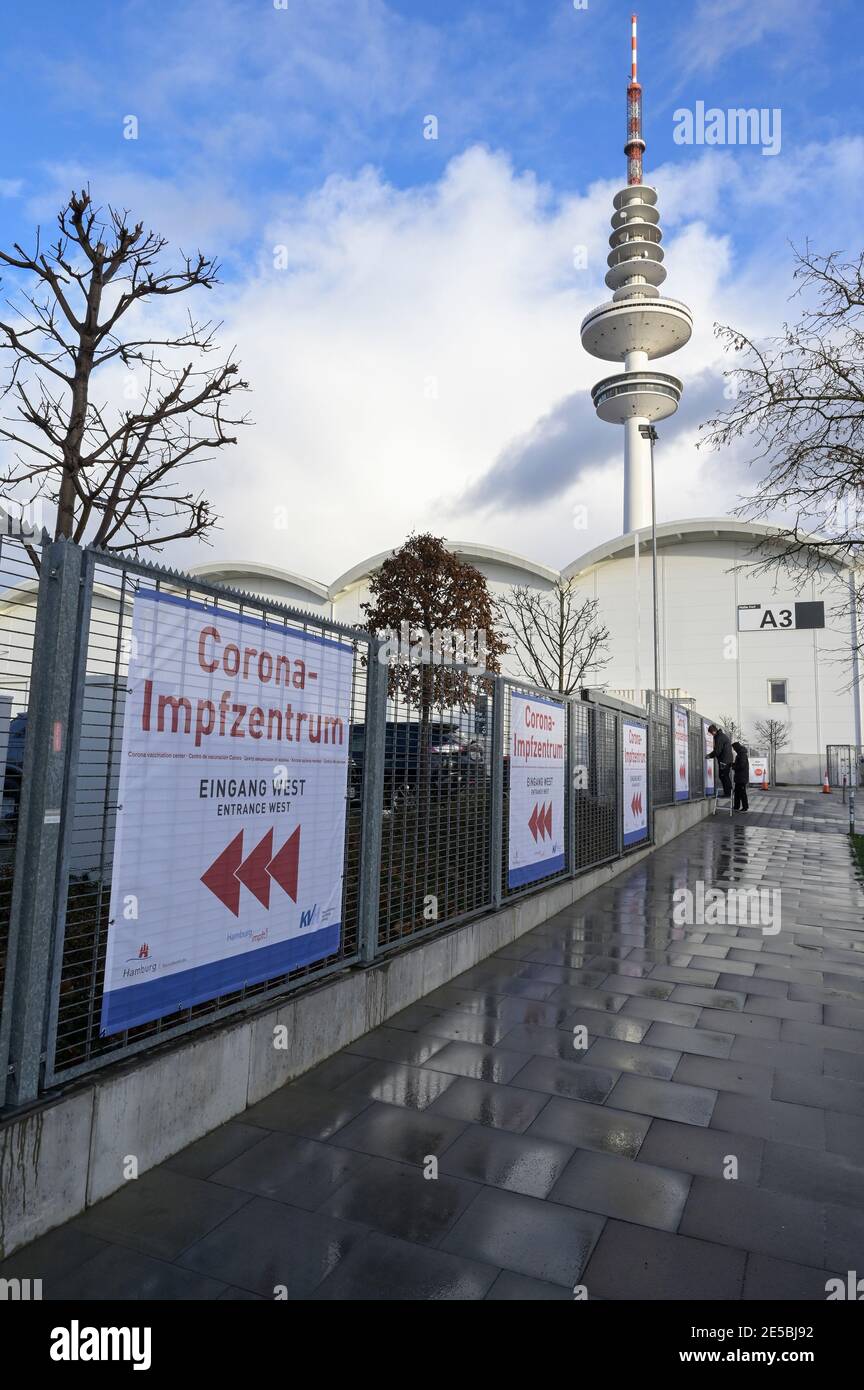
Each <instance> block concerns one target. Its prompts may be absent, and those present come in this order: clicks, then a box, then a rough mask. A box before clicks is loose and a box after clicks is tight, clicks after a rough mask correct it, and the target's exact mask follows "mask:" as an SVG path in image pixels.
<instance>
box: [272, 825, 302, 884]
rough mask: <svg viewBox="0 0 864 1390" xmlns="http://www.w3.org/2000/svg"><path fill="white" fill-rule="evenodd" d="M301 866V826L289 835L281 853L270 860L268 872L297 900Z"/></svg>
mask: <svg viewBox="0 0 864 1390" xmlns="http://www.w3.org/2000/svg"><path fill="white" fill-rule="evenodd" d="M299 868H300V827H299V825H298V827H297V829H296V830H295V831H294V832H293V833H292V834H291V835H289V836H288V839H287V840H286V841H285V843H284V845H283V846H282V848H281V849H280V851H279V853H278V854H277V855H276V856H275V857H274V858H273V859H271V860H270V863H269V864H268V865H267V872H268V874H270V876H271V878H275V880H276V882H277V883H278V884H279V887H280V888H281V889H283V890H284V892H286V893H287V894H288V896H289V898H293V899H294V901H295V903H296V901H297V873H298V870H299Z"/></svg>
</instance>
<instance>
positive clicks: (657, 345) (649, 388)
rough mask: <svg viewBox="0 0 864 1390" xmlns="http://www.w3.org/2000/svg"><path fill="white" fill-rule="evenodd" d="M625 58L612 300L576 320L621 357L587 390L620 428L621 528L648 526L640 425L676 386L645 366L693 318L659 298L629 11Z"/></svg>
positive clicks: (596, 348)
mask: <svg viewBox="0 0 864 1390" xmlns="http://www.w3.org/2000/svg"><path fill="white" fill-rule="evenodd" d="M631 44H632V61H631V71H630V84H629V86H628V88H627V143H626V145H625V146H624V152H625V154H626V155H627V177H628V183H627V186H626V188H622V189H621V191H620V192H619V193H616V194H615V197H614V199H613V208H614V211H613V213H612V235H611V236H610V238H609V246H610V248H611V249H610V252H609V255H608V256H607V258H606V263H607V265H608V267H609V269H608V271H607V273H606V284H607V285H608V286H609V288H610V290H612V292H613V293H612V299H611V301H609V302H608V303H606V304H601V305H600V306H599V308H597V309H592V310H591V312H590V314H587V315H586V317H585V319H584V320H583V323H582V329H581V334H582V346H583V347H584V348H585V351H586V352H590V353H591V355H592V357H599V358H602V359H604V360H605V361H607V362H620V363H622V364H623V367H624V370H623V372H618V373H616V374H615V375H613V376H608V377H604V379H603V380H602V381H598V382H597V385H596V386H594V387H593V389H592V392H591V395H592V399H593V401H594V408H595V410H596V411H597V414H598V415H599V417H600V419H601V420H607V421H609V422H610V423H613V424H621V425H623V426H624V531H625V533H626V532H628V531H634V530H640V529H642V528H643V527H647V526H649V525H650V524H651V446H650V443H649V441H648V440H647V439H646V438H644V437H643V435H642V434H641V432H640V429H639V426H640V425H649V424H654V423H656V421H658V420H665V419H667V418H668V417H669V416H670V415H674V413H675V411H676V410H677V409H678V402H679V401H680V399H681V393H682V391H683V389H684V388H683V385H682V383H681V382H680V381H679V380H678V378H677V377H674V376H671V375H670V374H669V373H668V372H660V371H657V370H656V369H655V368H653V367H652V366H651V363H652V361H654V360H655V359H656V358H658V357H666V356H668V355H669V353H672V352H677V351H678V349H679V348H680V347H683V346H684V344H685V343H686V342H687V341H688V340H689V338H690V334H691V333H692V331H693V318H692V315H691V313H690V310H689V309H688V308H687V306H686V305H685V304H682V303H680V301H679V300H677V299H670V298H668V297H667V296H665V295H661V292H660V286H661V285H662V284H663V282H664V280H665V279H666V270H665V267H664V265H663V259H664V253H663V250H662V249H661V246H660V242H661V241H662V239H663V233H662V232H661V230H660V214H659V212H658V211H657V193H656V191H655V189H653V188H651V187H649V186H648V185H646V184H645V183H643V182H642V156H643V153H644V150H645V141H644V139H643V138H642V88H641V87H640V86H639V82H638V80H637V54H636V16H635V15H633V18H632V35H631Z"/></svg>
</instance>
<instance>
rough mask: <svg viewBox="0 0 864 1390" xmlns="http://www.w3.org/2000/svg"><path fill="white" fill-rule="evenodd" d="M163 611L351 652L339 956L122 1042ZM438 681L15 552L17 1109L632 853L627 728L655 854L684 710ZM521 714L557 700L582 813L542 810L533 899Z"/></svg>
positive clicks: (101, 565) (11, 856)
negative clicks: (542, 855)
mask: <svg viewBox="0 0 864 1390" xmlns="http://www.w3.org/2000/svg"><path fill="white" fill-rule="evenodd" d="M154 593H160V594H162V595H167V597H168V600H169V601H170V600H182V601H185V602H187V603H188V602H191V603H193V604H194V605H196V606H197V607H198V608H199V609H203V610H204V611H205V612H207V613H208V614H209V613H212V614H213V615H215V617H218V616H219V615H221V614H225V615H232V617H233V618H235V619H238V618H244V619H246V618H249V619H250V620H254V621H256V622H258V623H259V624H260V623H265V624H266V625H267V627H268V628H269V629H271V630H272V629H277V630H283V629H284V630H285V631H286V632H289V633H300V634H309V633H312V634H318V636H319V639H320V637H321V636H328V637H330V638H332V639H338V641H339V642H340V643H341V644H344V645H345V647H346V648H347V649H350V652H351V658H350V660H351V679H350V718H349V730H348V734H347V737H348V743H349V748H348V755H349V756H348V771H347V775H346V785H345V791H344V795H345V842H344V868H343V878H342V914H341V932H340V939H339V944H338V948H337V949H335V950H334V951H333V952H332V954H331V955H329V956H327V957H326V958H325V959H323V960H316V961H315V962H314V963H312V964H309V965H304V966H302V967H299V968H296V969H292V970H289V971H287V972H285V971H283V972H282V973H279V974H274V975H273V976H272V977H270V978H267V979H263V980H257V981H256V982H255V983H250V984H246V985H244V986H243V987H242V988H234V989H231V990H230V991H229V992H223V993H221V994H215V995H214V996H213V997H211V998H208V999H205V1000H204V1001H203V1002H200V1003H196V1004H193V1005H190V1006H189V1007H186V1008H183V1009H179V1010H174V1011H173V1012H170V1013H165V1014H164V1015H162V1016H160V1017H158V1018H155V1019H151V1020H150V1021H147V1022H143V1023H140V1024H138V1025H137V1026H134V1027H129V1028H128V1029H127V1030H126V1031H124V1032H119V1033H111V1034H110V1035H107V1036H103V1035H102V1034H101V1032H100V1018H101V1009H102V999H103V992H104V987H105V972H106V952H107V945H108V936H109V925H110V924H109V909H110V903H111V886H112V870H113V867H114V856H115V841H116V834H117V818H118V809H119V808H118V794H119V793H118V788H119V778H120V766H121V750H122V747H123V736H124V717H125V713H126V702H127V696H128V680H129V662H130V653H131V651H132V650H133V633H132V618H133V607H134V604H135V601H136V596H137V595H142V594H144V595H153V594H154ZM419 667H420V669H417V670H414V671H412V670H411V669H410V665H409V667H408V669H406V668H405V663H404V661H403V662H402V663H401V664H398V665H397V667H396V668H395V669H394V667H393V666H392V665H391V664H390V662H389V661H387V662H385V661H384V660H382V649H381V644H380V643H379V642H377V641H376V639H374V638H372V637H370V635H369V634H368V633H367V632H364V631H362V630H359V629H354V628H350V627H345V626H342V625H340V624H338V623H334V622H331V621H329V620H326V619H323V618H320V617H318V616H315V615H312V614H310V613H306V612H303V611H301V610H297V609H292V608H288V607H286V606H285V605H283V604H281V603H278V602H276V601H275V600H272V599H269V598H264V597H260V596H256V595H251V594H246V593H242V592H239V591H237V590H233V589H229V588H226V587H223V586H221V585H215V584H208V583H207V582H206V581H203V580H201V579H198V578H196V577H193V576H190V575H185V574H180V573H177V572H174V571H171V570H167V569H163V568H160V567H158V566H153V565H148V564H144V563H141V562H137V561H131V560H127V559H122V560H121V559H118V558H117V557H115V556H111V555H106V554H104V553H101V552H95V551H92V550H81V549H80V548H79V547H77V546H74V545H72V544H70V543H66V542H55V543H45V544H44V545H40V546H39V547H38V548H35V549H34V546H33V545H32V544H30V543H28V542H26V540H23V539H21V538H16V537H3V538H0V753H2V755H3V757H2V763H0V766H2V767H3V769H4V772H3V776H4V787H3V814H2V820H0V998H2V1012H0V1105H2V1104H3V1103H4V1088H7V1093H6V1100H7V1102H8V1103H9V1104H11V1105H17V1104H23V1103H26V1102H29V1101H32V1100H34V1099H36V1098H37V1097H38V1096H39V1095H40V1094H42V1093H44V1092H45V1091H47V1090H50V1089H51V1088H53V1087H56V1086H57V1085H59V1084H60V1083H63V1082H66V1081H68V1080H70V1079H72V1078H74V1077H76V1076H80V1075H82V1074H84V1073H88V1072H91V1071H93V1070H94V1069H96V1068H99V1067H102V1066H105V1065H107V1064H109V1063H111V1062H113V1061H116V1060H118V1059H120V1058H124V1057H128V1056H130V1055H131V1054H134V1053H136V1052H140V1051H142V1050H145V1049H150V1048H152V1047H154V1046H155V1045H157V1044H159V1043H162V1042H165V1041H167V1040H169V1039H171V1038H174V1037H177V1036H179V1035H181V1034H183V1033H188V1032H189V1031H191V1030H194V1029H197V1028H201V1027H203V1026H205V1025H213V1024H214V1023H216V1022H218V1021H219V1020H221V1019H225V1018H228V1017H230V1016H232V1015H235V1014H237V1013H238V1012H241V1011H247V1010H249V1009H253V1008H255V1007H258V1006H260V1004H261V1003H262V1001H265V1000H268V999H272V998H279V997H283V996H285V995H288V994H290V993H291V992H292V991H294V990H296V989H297V988H298V987H300V986H302V985H304V984H306V983H308V982H310V981H313V980H319V979H321V978H323V977H325V976H327V975H328V974H332V973H333V972H337V971H343V970H345V969H348V968H350V967H352V966H358V965H360V964H363V963H368V962H370V961H373V960H374V959H376V958H377V957H379V956H380V955H382V954H385V953H388V952H392V951H394V950H398V949H405V948H406V947H409V946H410V945H411V943H412V942H413V941H414V940H416V939H418V938H421V937H425V936H426V935H428V934H430V933H435V932H441V931H442V930H446V929H449V928H451V927H453V926H454V925H456V924H458V923H460V922H463V921H466V920H470V919H472V918H480V917H482V915H483V914H484V913H487V912H489V911H491V910H494V909H495V908H496V907H498V906H499V905H501V904H502V903H505V902H507V901H511V900H513V899H515V898H517V897H518V896H521V895H523V894H525V893H530V892H536V891H538V890H540V889H543V888H544V887H547V886H548V885H549V884H551V883H555V882H558V881H561V880H563V879H566V878H567V877H570V876H572V875H574V874H578V873H582V872H584V871H586V870H588V869H590V868H592V867H594V866H596V865H599V864H603V863H605V862H607V861H609V860H611V859H614V858H616V857H617V856H619V855H621V854H622V853H626V852H628V851H627V850H626V849H625V846H624V835H623V802H622V721H623V720H625V719H629V720H630V721H634V722H637V723H641V724H642V725H643V726H647V730H648V738H647V745H648V759H649V762H648V777H647V791H648V803H649V804H648V839H647V840H643V841H642V842H641V845H634V846H633V848H634V849H636V848H639V847H643V846H644V844H645V843H650V839H651V836H652V834H653V819H652V818H653V810H654V808H655V807H656V806H659V805H665V804H667V803H669V802H671V801H672V797H673V792H672V788H673V772H672V765H671V764H672V753H671V750H672V747H673V740H672V732H671V727H672V726H671V721H672V708H671V705H670V703H669V701H667V700H663V699H662V697H659V698H656V699H654V700H653V702H652V703H651V705H650V708H649V709H648V710H643V709H636V708H633V707H630V706H627V705H624V704H622V703H621V702H618V701H614V700H611V699H608V698H606V697H604V696H603V695H602V694H599V693H598V692H587V691H586V692H580V693H579V694H578V695H574V696H569V697H562V696H556V695H554V694H552V693H550V692H548V691H540V690H538V689H535V688H532V687H529V686H526V685H524V684H522V683H520V682H518V681H513V680H510V679H508V678H505V677H503V676H493V675H491V674H489V673H486V672H484V671H479V670H476V669H472V668H471V667H469V666H459V665H453V666H451V667H450V668H448V669H447V670H440V671H436V670H430V669H428V663H424V662H423V661H420V662H419ZM519 698H522V700H523V702H524V700H525V699H526V698H529V699H531V700H533V701H542V702H545V707H546V708H547V709H548V710H549V711H550V712H551V714H553V715H554V723H555V729H556V736H557V734H558V733H560V747H561V753H562V757H563V778H564V783H563V799H562V798H560V797H556V798H555V815H554V820H553V815H552V798H551V797H550V799H549V802H548V803H547V802H546V801H544V803H543V805H544V810H545V816H544V817H542V818H541V819H542V820H543V824H542V825H540V826H539V833H540V834H541V836H543V835H546V834H548V837H549V840H550V843H553V842H554V845H555V847H556V848H557V847H559V846H560V850H561V853H560V857H559V858H558V859H557V860H554V862H553V867H552V868H551V870H550V871H549V872H541V873H540V876H538V877H534V878H532V879H531V881H530V882H522V881H520V880H519V879H518V877H514V876H513V875H511V874H510V873H509V872H508V866H509V865H510V862H511V853H510V834H511V786H510V769H511V743H512V733H513V730H512V729H511V720H512V718H513V709H514V701H516V700H518V699H519ZM701 738H702V734H701V721H699V720H698V718H697V717H696V716H695V715H694V716H692V717H691V728H690V766H691V769H692V772H691V785H690V795H691V797H692V798H696V797H700V796H701V795H702V794H703V779H704V751H703V750H702V747H701ZM697 741H698V749H697ZM556 746H558V745H556ZM559 771H560V769H559ZM154 813H155V814H158V808H154ZM190 833H191V832H190ZM193 850H194V846H193V845H191V842H190V849H189V852H190V855H192V854H193ZM183 852H184V846H183V845H179V846H178V853H179V854H182V853H183ZM550 862H551V861H550ZM156 871H157V872H158V868H157V870H156ZM197 872H198V871H196V876H197Z"/></svg>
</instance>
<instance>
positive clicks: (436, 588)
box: [362, 533, 507, 767]
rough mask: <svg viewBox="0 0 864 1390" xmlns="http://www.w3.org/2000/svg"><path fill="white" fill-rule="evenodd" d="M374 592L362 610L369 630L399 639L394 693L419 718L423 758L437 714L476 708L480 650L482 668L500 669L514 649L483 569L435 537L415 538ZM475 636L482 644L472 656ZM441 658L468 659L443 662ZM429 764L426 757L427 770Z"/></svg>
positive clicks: (391, 674) (389, 563)
mask: <svg viewBox="0 0 864 1390" xmlns="http://www.w3.org/2000/svg"><path fill="white" fill-rule="evenodd" d="M369 590H370V594H371V602H370V603H364V604H363V605H362V607H363V611H364V613H365V615H366V621H367V624H368V627H369V629H370V631H372V632H374V633H375V634H376V635H378V636H384V637H385V638H387V639H389V640H390V642H391V644H392V646H395V645H396V640H395V639H397V638H398V639H399V642H398V647H399V650H398V653H397V656H396V659H395V660H394V659H391V661H390V664H389V671H388V683H389V692H390V695H391V697H394V698H395V697H397V696H399V695H401V696H402V698H403V699H404V700H405V702H406V703H407V704H408V705H410V706H411V707H413V708H414V709H416V710H417V711H418V712H419V715H420V729H421V739H420V744H421V754H423V753H424V752H425V751H426V749H427V747H428V738H429V725H430V721H431V718H432V712H433V710H436V709H437V710H449V709H468V708H470V707H472V706H473V705H475V704H476V703H477V697H478V693H479V691H478V682H477V678H476V675H473V674H472V673H471V672H470V671H466V670H465V669H463V666H464V664H468V665H475V664H477V663H475V658H476V656H477V655H478V652H485V659H484V660H483V662H482V666H483V668H484V669H485V670H486V671H487V672H495V671H497V670H498V669H499V657H500V656H501V655H502V654H503V653H504V652H505V651H506V650H507V646H506V643H505V642H504V641H503V640H502V638H501V637H500V636H499V635H498V633H497V632H496V631H495V619H494V607H493V600H492V595H491V594H490V592H489V588H488V585H487V583H486V580H485V578H484V576H483V575H482V574H481V573H480V571H479V570H478V569H475V567H474V566H473V565H469V564H466V563H465V561H464V560H460V559H459V557H458V556H457V555H454V554H453V552H452V551H451V550H448V549H447V546H446V545H445V544H444V541H443V540H442V539H441V538H440V537H438V536H432V535H430V534H428V533H425V534H423V535H412V536H409V538H408V540H407V541H406V542H405V544H404V545H402V546H400V547H399V549H398V550H395V551H394V552H393V554H392V555H391V556H390V557H389V558H388V559H387V560H385V561H384V563H383V565H382V566H381V568H380V569H379V570H378V571H377V572H376V573H375V574H374V575H373V576H372V579H371V581H370V584H369ZM474 637H476V638H478V639H479V641H478V642H477V649H476V650H475V651H474V652H473V653H472V651H471V650H470V648H471V647H472V645H473V641H472V639H473V638H474ZM460 638H461V640H462V642H463V644H464V647H467V648H468V649H469V650H464V647H463V651H462V652H461V653H460V650H459V645H460ZM466 639H467V641H466ZM407 644H410V652H409V651H406V650H405V647H406V645H407ZM392 646H391V649H392ZM442 654H443V655H444V656H445V658H446V657H447V656H450V657H453V656H455V657H456V658H458V657H459V656H460V655H461V656H462V658H463V660H462V662H459V661H458V660H457V661H456V662H453V661H448V660H446V659H444V660H441V659H440V657H441V655H442ZM426 761H427V760H426V758H425V757H421V767H423V766H424V765H425V763H426Z"/></svg>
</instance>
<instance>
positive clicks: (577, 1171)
mask: <svg viewBox="0 0 864 1390" xmlns="http://www.w3.org/2000/svg"><path fill="white" fill-rule="evenodd" d="M691 1182H692V1178H691V1177H690V1175H689V1174H684V1173H678V1172H675V1171H674V1170H673V1169H671V1168H658V1167H656V1166H654V1165H652V1164H650V1163H636V1162H634V1160H633V1159H630V1158H621V1157H619V1156H618V1155H615V1154H600V1153H577V1154H574V1156H573V1158H572V1159H571V1160H570V1162H569V1164H568V1165H567V1168H566V1169H565V1171H564V1173H563V1174H562V1176H561V1177H560V1178H559V1180H558V1182H557V1183H556V1184H555V1186H554V1187H553V1189H552V1191H551V1193H550V1194H549V1195H550V1198H551V1200H552V1201H553V1202H565V1203H566V1204H567V1205H568V1206H574V1207H579V1208H580V1209H581V1210H583V1211H596V1212H600V1214H601V1215H603V1216H614V1217H615V1218H616V1219H618V1220H620V1221H632V1222H634V1223H635V1224H636V1225H639V1226H654V1227H656V1228H657V1229H658V1230H662V1231H674V1230H675V1229H676V1228H677V1226H678V1223H679V1221H680V1220H681V1214H682V1212H683V1211H684V1204H685V1202H686V1200H687V1194H688V1192H689V1191H690V1184H691Z"/></svg>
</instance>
